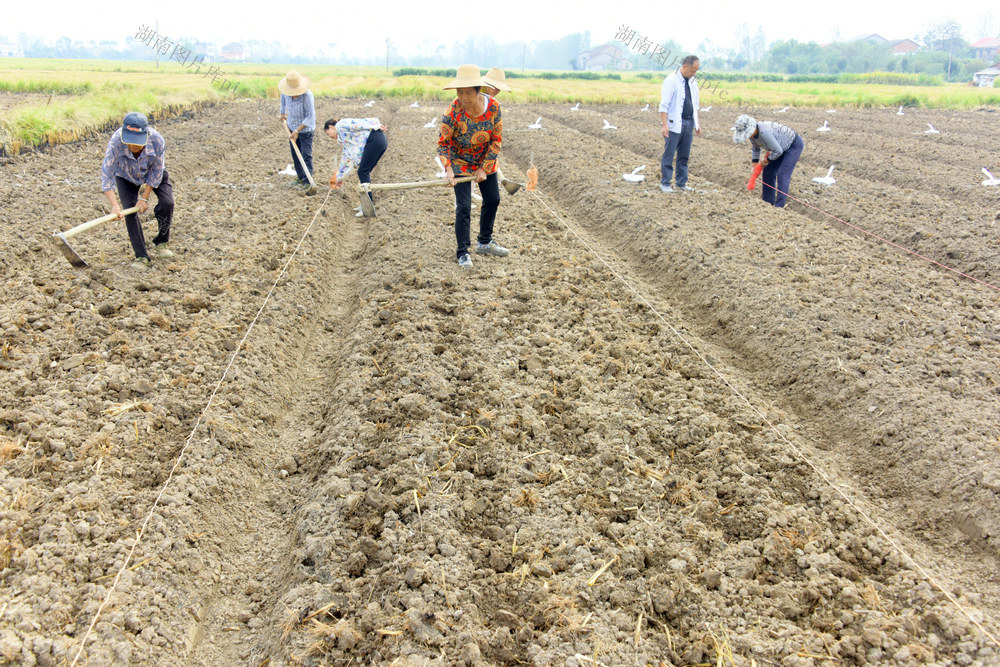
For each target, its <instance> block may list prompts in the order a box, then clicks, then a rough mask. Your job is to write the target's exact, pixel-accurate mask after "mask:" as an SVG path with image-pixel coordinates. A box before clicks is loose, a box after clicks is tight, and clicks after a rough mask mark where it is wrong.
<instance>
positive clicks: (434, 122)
mask: <svg viewBox="0 0 1000 667" xmlns="http://www.w3.org/2000/svg"><path fill="white" fill-rule="evenodd" d="M437 126H438V122H437V118H431V119H430V120H429V121H427V124H426V125H424V127H437Z"/></svg>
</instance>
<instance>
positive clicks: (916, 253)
mask: <svg viewBox="0 0 1000 667" xmlns="http://www.w3.org/2000/svg"><path fill="white" fill-rule="evenodd" d="M764 187H765V188H771V189H772V190H774V191H775V192H781V190H779V189H778V188H776V187H774V186H773V185H769V184H767V183H764ZM781 194H783V195H785V196H786V197H788V198H789V199H791V200H792V201H796V202H798V203H800V204H802V205H803V206H806V207H808V208H811V209H812V210H814V211H819V212H820V213H822V214H823V215H825V216H827V217H829V218H833V219H834V220H836V221H837V222H839V223H841V224H844V225H847V226H848V227H850V228H851V229H854V230H856V231H859V232H861V233H862V234H866V235H868V236H870V237H872V238H873V239H877V240H879V241H881V242H882V243H888V244H889V245H891V246H892V247H893V248H897V249H899V250H902V251H903V252H905V253H907V254H910V255H913V256H914V257H919V258H920V259H922V260H924V261H927V262H930V263H931V264H933V265H935V266H939V267H941V268H942V269H945V270H946V271H951V272H952V273H955V274H958V275H959V276H961V277H963V278H968V279H969V280H974V281H975V282H977V283H979V284H980V285H983V286H985V287H988V288H990V289H991V290H993V291H994V292H1000V287H997V286H996V285H993V284H991V283H988V282H986V281H985V280H980V279H979V278H976V277H975V276H970V275H969V274H967V273H962V272H961V271H959V270H958V269H954V268H952V267H950V266H948V265H947V264H942V263H941V262H939V261H937V260H935V259H931V258H930V257H925V256H924V255H921V254H920V253H919V252H916V251H915V250H910V249H909V248H907V247H906V246H902V245H900V244H898V243H895V242H893V241H890V240H889V239H887V238H883V237H881V236H879V235H878V234H876V233H875V232H870V231H868V230H867V229H864V228H863V227H858V226H857V225H852V224H851V223H849V222H847V221H846V220H843V219H841V218H838V217H837V216H835V215H834V214H832V213H827V212H826V211H824V210H823V209H821V208H819V207H818V206H813V205H812V204H810V203H809V202H807V201H803V200H801V199H799V198H797V197H793V196H792V195H790V194H788V193H787V192H781Z"/></svg>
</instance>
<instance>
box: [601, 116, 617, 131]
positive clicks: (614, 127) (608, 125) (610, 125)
mask: <svg viewBox="0 0 1000 667" xmlns="http://www.w3.org/2000/svg"><path fill="white" fill-rule="evenodd" d="M602 129H605V130H617V129H618V127H617V126H615V125H612V124H611V123H609V122H608V119H607V118H605V119H604V127H603V128H602Z"/></svg>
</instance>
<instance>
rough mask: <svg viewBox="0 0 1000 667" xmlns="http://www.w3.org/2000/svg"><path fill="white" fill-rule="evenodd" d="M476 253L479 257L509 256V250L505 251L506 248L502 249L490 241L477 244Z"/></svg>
mask: <svg viewBox="0 0 1000 667" xmlns="http://www.w3.org/2000/svg"><path fill="white" fill-rule="evenodd" d="M476 252H477V253H479V254H480V255H496V256H497V257H506V256H507V255H509V254H510V250H507V248H504V247H503V246H502V245H500V244H499V243H497V242H496V241H490V242H489V243H477V244H476Z"/></svg>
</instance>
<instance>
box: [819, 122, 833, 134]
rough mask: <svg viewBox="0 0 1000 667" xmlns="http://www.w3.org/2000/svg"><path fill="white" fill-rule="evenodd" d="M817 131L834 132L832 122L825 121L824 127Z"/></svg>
mask: <svg viewBox="0 0 1000 667" xmlns="http://www.w3.org/2000/svg"><path fill="white" fill-rule="evenodd" d="M816 131H817V132H832V131H833V130H832V129H830V121H828V120H824V121H823V127H820V128H816Z"/></svg>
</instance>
